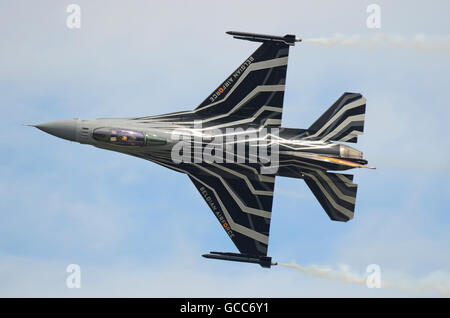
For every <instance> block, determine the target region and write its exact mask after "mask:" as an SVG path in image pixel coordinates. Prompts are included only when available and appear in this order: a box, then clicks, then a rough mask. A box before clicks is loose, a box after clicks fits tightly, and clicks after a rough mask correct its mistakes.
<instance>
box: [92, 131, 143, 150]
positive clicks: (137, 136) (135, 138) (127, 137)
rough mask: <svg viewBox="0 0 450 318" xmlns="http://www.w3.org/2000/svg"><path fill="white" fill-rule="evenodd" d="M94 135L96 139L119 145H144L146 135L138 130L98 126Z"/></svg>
mask: <svg viewBox="0 0 450 318" xmlns="http://www.w3.org/2000/svg"><path fill="white" fill-rule="evenodd" d="M92 136H93V137H94V139H95V140H98V141H103V142H107V143H110V144H114V145H119V146H144V145H145V135H144V134H143V133H141V132H138V131H133V130H128V129H115V128H97V129H95V130H94V132H93V134H92Z"/></svg>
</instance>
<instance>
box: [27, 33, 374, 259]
mask: <svg viewBox="0 0 450 318" xmlns="http://www.w3.org/2000/svg"><path fill="white" fill-rule="evenodd" d="M227 33H228V34H230V35H232V36H233V37H234V38H237V39H242V40H249V41H254V42H261V44H260V46H259V47H258V48H257V49H256V51H255V52H254V53H253V54H252V55H250V57H248V58H247V59H245V60H244V62H243V63H242V64H241V65H239V67H238V68H237V69H236V70H235V71H234V72H232V73H231V74H230V76H228V77H227V78H226V79H225V80H224V81H223V83H221V84H220V85H219V86H218V87H217V88H216V89H214V90H213V91H212V93H211V94H209V95H208V96H207V97H206V99H205V100H204V101H203V102H202V103H201V104H200V105H199V106H198V107H197V108H195V109H194V110H189V111H182V112H176V113H170V114H165V115H158V116H149V117H137V118H117V119H96V120H80V119H73V120H64V121H54V122H49V123H44V124H39V125H35V127H36V128H38V129H40V130H42V131H44V132H47V133H49V134H52V135H54V136H57V137H60V138H64V139H67V140H70V141H76V142H79V143H81V144H88V145H92V146H95V147H98V148H102V149H106V150H112V151H117V152H121V153H124V154H128V155H132V156H135V157H139V158H142V159H145V160H149V161H152V162H155V163H157V164H160V165H162V166H164V167H167V168H169V169H172V170H175V171H178V172H181V173H183V174H186V175H187V176H188V177H189V178H190V179H191V181H192V182H193V183H194V186H195V187H196V188H197V189H198V191H199V193H200V196H201V197H202V198H203V199H204V200H205V201H206V204H207V206H208V207H209V208H210V209H211V210H212V212H213V213H214V215H215V216H216V217H217V220H218V221H219V223H220V226H221V227H222V228H223V230H225V233H226V234H227V235H228V236H229V237H230V239H231V240H232V241H233V243H234V244H235V245H236V247H237V249H238V250H239V253H228V252H210V254H205V255H203V256H204V257H207V258H215V259H222V260H231V261H238V262H249V263H256V264H260V265H261V266H262V267H270V266H271V265H276V263H275V262H272V258H271V257H269V256H267V248H268V244H269V228H270V220H271V216H272V201H273V195H274V184H275V178H276V177H277V176H278V177H290V178H298V179H303V180H305V182H306V184H307V185H308V187H309V188H310V189H311V191H312V192H313V194H314V196H315V197H316V198H317V200H318V201H319V202H320V204H321V205H322V207H323V209H324V210H325V212H326V213H327V214H328V216H329V217H330V219H331V220H333V221H343V222H346V221H348V220H350V219H351V218H353V214H354V210H355V198H356V191H357V185H356V184H354V183H353V182H352V181H353V175H351V174H347V173H342V171H344V170H348V169H352V168H360V167H361V168H362V167H365V168H371V167H368V166H367V161H366V160H365V159H363V154H362V153H361V152H360V151H358V150H356V149H354V148H352V147H350V146H348V145H347V144H344V143H343V142H345V143H356V141H357V137H358V135H359V134H361V133H362V132H363V130H364V114H365V108H366V99H365V98H364V97H363V96H362V95H361V94H357V93H344V94H343V95H342V96H341V97H339V98H338V100H337V101H336V102H335V103H334V104H333V105H331V107H330V108H328V110H326V111H325V112H324V113H323V114H322V115H321V116H320V117H319V118H318V119H317V120H316V121H315V122H314V123H313V124H312V125H311V126H310V127H309V128H308V129H297V128H286V127H282V125H281V120H282V114H283V98H284V90H285V87H286V85H285V84H286V70H287V64H288V55H289V48H290V46H293V45H295V43H296V42H300V41H301V40H300V39H298V38H296V37H295V36H294V35H285V36H272V35H263V34H253V33H243V32H227Z"/></svg>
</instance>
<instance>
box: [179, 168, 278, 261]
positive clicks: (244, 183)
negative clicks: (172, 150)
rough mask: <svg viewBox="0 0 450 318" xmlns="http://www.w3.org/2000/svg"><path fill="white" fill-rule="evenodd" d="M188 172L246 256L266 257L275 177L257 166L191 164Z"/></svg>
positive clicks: (187, 169)
mask: <svg viewBox="0 0 450 318" xmlns="http://www.w3.org/2000/svg"><path fill="white" fill-rule="evenodd" d="M186 166H187V167H186V172H187V174H188V175H189V177H190V178H191V180H192V182H193V183H194V185H195V186H196V187H197V189H198V191H199V192H200V195H201V196H202V197H203V199H204V200H205V201H206V203H207V204H208V206H209V207H210V209H211V210H212V211H213V213H214V215H215V216H216V218H217V219H218V220H219V222H220V224H221V227H222V228H223V229H224V230H225V232H226V233H227V235H228V236H229V237H230V238H231V240H232V241H233V242H234V244H235V245H236V247H237V248H238V250H239V251H240V252H241V253H242V254H245V255H252V256H266V255H267V247H268V244H269V227H270V218H271V212H272V201H273V189H274V183H275V177H274V176H267V175H262V174H260V173H259V169H258V168H257V167H259V166H257V165H254V166H252V165H249V164H245V165H244V164H238V163H233V164H215V163H211V164H204V163H202V164H189V165H186Z"/></svg>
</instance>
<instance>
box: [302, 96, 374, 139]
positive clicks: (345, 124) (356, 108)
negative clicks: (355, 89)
mask: <svg viewBox="0 0 450 318" xmlns="http://www.w3.org/2000/svg"><path fill="white" fill-rule="evenodd" d="M365 112H366V99H365V98H364V97H363V96H362V95H361V94H357V93H344V94H343V95H342V96H341V97H340V98H339V99H338V100H337V101H336V102H335V103H334V104H333V105H332V106H331V107H330V108H329V109H328V110H327V111H326V112H325V113H324V114H323V115H322V116H320V118H319V119H317V120H316V121H315V122H314V123H313V124H312V125H311V127H309V128H308V132H309V134H310V136H308V137H307V138H308V139H313V140H321V141H328V140H334V141H345V142H357V136H358V135H359V134H362V133H363V131H364V115H365Z"/></svg>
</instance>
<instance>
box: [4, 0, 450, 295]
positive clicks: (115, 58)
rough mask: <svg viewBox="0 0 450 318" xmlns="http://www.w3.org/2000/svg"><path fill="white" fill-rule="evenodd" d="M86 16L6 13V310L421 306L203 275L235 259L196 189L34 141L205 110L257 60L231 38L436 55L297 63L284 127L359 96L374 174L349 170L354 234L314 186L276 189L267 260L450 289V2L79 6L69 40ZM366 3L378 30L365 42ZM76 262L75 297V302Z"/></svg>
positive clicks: (232, 268) (339, 50) (244, 274)
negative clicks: (81, 123)
mask: <svg viewBox="0 0 450 318" xmlns="http://www.w3.org/2000/svg"><path fill="white" fill-rule="evenodd" d="M73 2H74V1H70V2H69V1H58V2H56V1H39V2H33V3H30V2H27V1H7V0H1V1H0V35H1V37H2V46H1V49H0V107H1V111H2V114H3V116H1V118H0V121H1V125H0V132H1V134H0V146H1V147H0V149H1V150H0V151H1V154H2V156H0V176H1V177H0V213H1V218H2V221H1V222H0V296H63V297H78V296H157V297H158V296H159V297H161V296H167V297H172V296H181V297H195V296H224V297H237V296H247V297H252V296H267V297H272V296H273V297H280V296H287V297H308V296H326V297H333V296H367V297H383V296H387V297H389V296H409V295H410V294H407V293H404V292H402V291H400V290H395V289H368V288H366V287H365V286H354V285H345V284H342V283H339V282H335V281H328V280H324V279H319V278H315V277H311V276H305V275H301V274H299V273H297V272H295V271H293V270H290V269H287V268H277V267H275V268H273V269H271V270H266V269H262V268H260V267H259V266H255V265H251V264H234V263H228V262H219V261H210V260H206V259H203V258H201V257H200V255H201V254H203V253H205V252H208V251H210V250H219V251H235V247H234V246H233V244H232V243H231V241H230V240H229V239H228V237H227V236H226V234H225V232H224V231H223V230H221V229H220V226H219V224H218V223H217V221H216V219H215V217H214V216H213V214H212V213H211V211H210V210H209V208H208V207H207V205H206V204H205V202H204V201H203V200H202V199H201V197H200V195H199V194H198V193H197V190H196V189H195V188H194V187H193V185H192V184H191V182H190V180H189V179H188V178H187V177H186V176H184V175H181V174H178V173H175V172H172V171H169V170H167V169H165V168H163V167H160V166H157V165H155V164H153V163H149V162H145V161H143V160H139V159H137V158H132V157H127V156H125V155H121V154H117V153H112V152H107V151H103V150H99V149H95V148H93V147H89V146H85V145H80V144H76V143H70V142H67V141H64V140H60V139H57V138H54V137H52V136H50V135H47V134H44V133H42V132H40V131H38V130H36V129H32V128H30V127H24V126H22V124H26V123H41V122H46V121H52V120H59V119H70V118H74V117H80V118H86V119H92V118H99V117H128V116H140V115H142V116H144V115H153V114H159V113H167V112H172V111H180V110H186V109H191V108H194V107H196V106H197V105H198V104H199V103H200V102H201V101H203V99H204V98H205V97H206V96H207V95H208V94H209V93H210V92H211V91H212V90H213V89H214V88H215V87H216V86H217V85H218V84H219V83H220V82H221V81H222V80H223V79H224V78H225V77H226V76H227V75H228V74H229V73H230V72H231V71H232V70H233V69H234V68H235V67H236V66H238V65H239V64H240V62H242V61H243V60H244V59H245V58H247V57H248V56H249V55H250V54H251V52H253V50H255V49H256V47H257V44H255V43H252V42H246V41H237V40H233V39H232V38H231V37H230V36H227V35H226V34H225V31H228V30H240V31H250V32H260V33H269V34H270V33H272V34H286V33H295V34H297V36H300V37H303V38H313V37H327V36H332V35H333V34H335V33H340V34H343V35H348V36H351V35H359V36H360V37H361V38H362V39H372V38H373V37H375V36H377V35H380V34H384V35H388V36H399V37H403V38H405V39H412V38H413V37H414V36H416V35H417V34H423V35H424V36H425V37H426V39H428V38H434V39H436V38H437V39H438V42H439V43H440V45H439V48H437V49H436V47H433V48H432V49H427V50H415V49H412V48H411V47H409V46H395V45H393V46H390V45H385V46H376V47H372V48H368V47H366V46H364V45H355V46H352V47H349V46H332V47H324V46H319V45H314V44H311V43H300V44H297V45H296V46H295V47H294V48H292V49H291V51H290V58H289V68H288V77H287V88H286V94H285V104H284V113H283V126H285V127H292V128H294V127H298V128H306V127H308V126H309V125H310V124H311V123H312V122H313V121H314V120H315V119H316V118H317V117H318V116H320V115H321V114H322V112H323V111H325V110H326V108H327V107H328V106H329V105H331V104H332V103H333V102H334V101H335V100H336V99H337V98H338V97H339V96H340V95H341V94H342V93H343V92H345V91H352V92H360V93H362V94H363V95H364V96H365V97H366V98H367V113H366V125H365V134H364V135H363V136H362V137H360V138H359V141H358V145H357V148H358V149H360V150H362V151H363V152H364V154H365V157H366V158H367V159H368V160H369V162H370V164H372V165H375V166H377V170H376V171H366V169H361V170H354V174H355V182H356V183H358V184H359V188H358V197H357V201H356V213H355V218H354V219H353V220H352V221H350V222H348V223H345V224H343V223H336V222H332V221H330V220H329V219H328V217H327V216H326V214H325V213H324V211H323V210H322V209H321V207H320V205H319V203H318V202H317V201H316V200H315V198H314V197H313V195H312V193H311V192H310V191H309V189H308V188H307V187H306V185H305V184H304V182H303V181H301V180H294V179H285V178H277V182H276V188H275V199H274V206H273V214H272V225H271V236H270V246H269V255H271V256H273V258H274V259H275V260H277V261H280V262H290V261H291V260H295V261H296V262H297V263H299V264H302V265H308V264H318V265H328V266H332V267H337V266H339V264H346V265H348V266H350V268H351V269H352V271H354V272H356V273H361V274H363V273H364V271H365V269H366V266H367V265H369V264H373V263H375V264H379V265H380V267H381V270H382V275H383V276H382V277H387V278H386V279H388V278H390V279H393V280H394V279H397V280H402V281H407V282H408V283H410V284H412V285H414V284H416V285H417V284H419V283H421V282H429V281H430V280H432V281H433V282H434V283H436V284H438V285H439V284H440V285H443V286H449V284H450V253H449V249H448V246H449V244H450V234H449V230H450V215H449V206H450V204H449V203H450V182H449V177H450V170H449V168H448V162H449V159H450V150H449V148H450V147H449V146H450V145H449V140H450V131H449V129H448V123H449V120H450V111H449V107H448V105H447V104H448V102H447V100H448V96H447V95H448V88H449V87H450V79H449V76H448V74H449V73H450V63H449V61H450V54H449V51H448V48H449V43H448V39H449V34H450V22H449V20H448V17H447V13H446V12H448V11H449V10H450V5H449V4H448V2H447V1H436V2H434V4H433V6H427V5H426V4H425V3H423V2H411V1H396V2H395V3H393V2H392V1H377V2H374V1H342V2H339V4H336V3H335V2H333V1H316V2H314V4H311V3H309V2H305V3H301V2H299V1H279V2H277V3H276V5H274V2H273V1H248V2H246V3H245V4H243V3H241V2H239V1H228V2H226V3H224V2H214V1H196V2H192V3H189V2H187V1H173V2H171V3H170V4H167V3H165V4H163V3H151V2H149V1H133V3H132V4H129V3H127V4H125V2H120V1H103V0H98V1H81V0H79V1H76V2H75V3H78V4H79V5H80V6H81V10H82V27H81V29H79V30H69V29H67V28H66V25H65V20H66V17H67V13H66V7H67V5H68V4H70V3H73ZM370 3H378V4H379V5H380V7H381V10H382V11H381V19H382V20H381V28H380V29H376V30H374V29H368V28H367V27H366V18H367V13H366V7H367V5H368V4H370ZM71 263H76V264H79V265H80V266H81V271H82V288H80V289H68V288H66V285H65V279H66V277H67V273H66V272H65V269H66V267H67V265H69V264H71ZM414 295H425V296H427V295H430V296H436V295H437V294H436V293H425V292H422V293H418V294H414Z"/></svg>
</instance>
